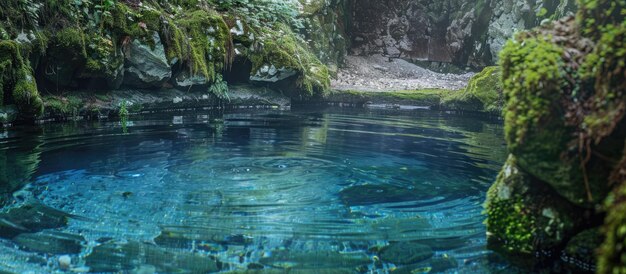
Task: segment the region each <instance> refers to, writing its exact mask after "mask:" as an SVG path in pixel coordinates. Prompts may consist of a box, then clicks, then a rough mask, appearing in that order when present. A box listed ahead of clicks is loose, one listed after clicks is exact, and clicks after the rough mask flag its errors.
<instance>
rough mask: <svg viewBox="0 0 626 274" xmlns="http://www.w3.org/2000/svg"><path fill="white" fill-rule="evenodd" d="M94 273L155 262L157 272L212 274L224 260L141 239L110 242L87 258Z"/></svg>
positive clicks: (131, 267)
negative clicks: (172, 249) (143, 241)
mask: <svg viewBox="0 0 626 274" xmlns="http://www.w3.org/2000/svg"><path fill="white" fill-rule="evenodd" d="M85 260H86V264H87V266H89V268H90V270H91V271H92V272H116V271H128V270H132V269H138V268H140V267H141V266H142V265H152V266H154V267H155V268H156V270H157V271H158V272H166V273H172V272H191V273H209V272H211V273H213V272H218V271H219V270H220V269H221V268H222V263H220V262H219V261H217V260H216V259H213V258H211V257H208V256H205V255H200V254H195V253H191V252H184V251H180V250H177V251H171V250H165V249H163V248H160V247H158V246H155V245H150V244H144V243H139V242H128V243H115V242H110V243H106V244H104V245H101V246H97V247H95V248H94V249H93V251H92V252H91V254H89V255H88V256H87V257H86V258H85Z"/></svg>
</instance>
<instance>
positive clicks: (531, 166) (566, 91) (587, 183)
mask: <svg viewBox="0 0 626 274" xmlns="http://www.w3.org/2000/svg"><path fill="white" fill-rule="evenodd" d="M579 6H580V7H581V9H580V11H579V12H578V14H577V16H576V17H575V18H574V17H567V18H563V19H561V20H558V21H555V22H552V23H549V24H544V25H542V26H541V27H539V28H536V29H533V30H532V31H528V32H522V33H520V34H518V35H517V36H516V37H515V38H514V39H512V40H510V41H509V42H507V44H506V45H505V47H504V49H503V50H502V52H501V55H500V65H501V67H502V83H503V88H504V99H505V109H504V116H505V135H506V141H507V144H508V148H509V151H510V152H511V154H512V155H513V157H514V158H513V159H515V165H516V166H517V168H518V169H519V170H521V171H523V172H524V174H526V176H524V177H523V178H522V179H519V181H523V180H530V181H531V182H533V184H534V185H533V186H532V187H530V188H529V191H527V192H526V193H523V192H522V193H520V195H519V197H520V199H521V200H520V201H531V202H529V203H525V204H524V205H519V206H520V208H527V207H528V204H532V205H537V204H541V201H537V200H532V199H534V198H533V197H535V196H534V194H533V193H535V191H541V192H542V193H544V194H543V195H544V196H545V199H550V200H553V201H560V202H559V204H570V205H571V206H574V209H565V208H561V209H558V210H556V211H555V212H557V214H560V215H563V214H568V211H569V210H574V212H577V214H578V215H577V217H578V218H581V220H580V222H574V223H578V224H579V225H578V226H576V225H575V226H573V227H572V230H571V231H570V232H572V233H562V234H560V236H559V237H557V235H548V234H546V235H544V236H545V237H544V238H543V242H552V243H553V246H555V247H556V249H555V250H556V251H557V252H563V256H561V259H562V260H563V264H564V265H565V267H568V268H571V267H573V268H574V270H572V271H592V270H594V269H597V271H598V272H599V273H622V272H624V271H625V270H624V268H623V265H624V262H625V261H624V258H626V253H625V251H624V248H623V246H624V243H623V238H624V237H623V236H624V233H622V232H624V231H626V230H625V229H623V225H624V223H625V221H624V219H623V216H624V208H622V207H621V206H622V204H623V203H622V202H623V196H624V195H623V189H624V188H623V182H624V181H626V152H625V151H624V140H626V119H624V115H625V113H626V81H624V75H626V70H625V69H624V68H625V67H626V65H624V60H625V58H626V50H624V49H626V1H594V0H581V1H579ZM510 161H512V160H510ZM510 161H509V163H507V164H506V165H505V166H504V168H503V171H502V172H503V173H506V172H507V170H510V166H511V163H510ZM512 178H515V177H512ZM525 178H530V179H525ZM502 180H503V179H502V174H501V175H500V176H499V177H498V181H497V182H496V183H495V184H494V186H493V187H492V190H490V194H489V197H488V202H487V214H488V220H487V225H488V229H489V231H490V232H491V233H493V235H491V236H490V238H495V239H508V238H507V237H513V236H512V235H516V234H520V235H529V234H528V233H526V232H529V231H532V230H528V229H526V227H534V228H535V229H536V230H535V231H546V230H550V229H552V228H551V224H550V223H538V222H536V221H533V220H530V221H529V220H527V218H526V217H528V216H533V214H527V215H525V216H526V217H524V218H509V217H510V216H508V215H503V214H501V213H499V211H493V209H494V203H493V202H492V201H493V200H494V195H493V193H494V189H502V185H504V184H503V182H502ZM510 180H513V179H510ZM509 184H512V182H510V181H509ZM619 185H622V186H619ZM496 200H497V199H496ZM496 205H497V203H496ZM496 208H497V207H496ZM511 208H512V209H516V207H515V206H513V207H511ZM511 208H510V209H511ZM526 212H532V210H531V211H526ZM605 216H606V219H604V217H605ZM526 221H527V222H526ZM520 222H526V224H527V225H524V226H521V227H520V226H518V224H520ZM603 222H604V225H602V223H603ZM530 224H532V225H530ZM601 226H602V227H603V228H600V227H601ZM502 227H504V228H516V227H520V228H519V229H518V230H519V231H518V230H515V229H513V230H508V231H507V230H506V229H500V228H502ZM516 229H517V228H516ZM622 230H623V231H622ZM520 231H521V232H524V233H521V232H520ZM593 231H595V232H596V233H593ZM598 231H599V232H600V234H601V235H598V233H597V232H598ZM511 232H515V233H511ZM517 232H520V233H517ZM530 235H533V234H532V233H531V234H530ZM574 235H577V236H574ZM519 239H527V237H514V239H511V241H508V240H505V241H490V244H489V247H490V248H492V249H494V250H496V251H498V252H501V253H503V254H505V255H508V256H513V257H515V256H519V257H520V258H522V260H521V261H524V262H531V263H536V261H535V257H533V254H531V253H528V252H527V253H524V252H520V250H529V249H528V245H523V244H520V245H519V246H517V247H516V248H513V249H511V248H510V246H511V243H516V242H518V243H525V241H521V240H519ZM546 239H548V241H545V240H546ZM602 239H606V240H604V244H603V245H602V249H601V250H600V251H601V252H600V253H599V254H600V255H599V259H598V263H597V266H596V260H595V259H596V258H595V256H596V255H597V254H598V253H595V252H594V251H593V250H595V249H596V248H597V247H598V246H599V244H598V243H599V242H601V241H602ZM526 243H527V242H526ZM533 243H536V242H535V241H533ZM520 247H522V248H520ZM531 250H532V249H531ZM585 254H586V255H585ZM590 254H591V255H590ZM589 256H591V258H589V259H587V258H585V257H589Z"/></svg>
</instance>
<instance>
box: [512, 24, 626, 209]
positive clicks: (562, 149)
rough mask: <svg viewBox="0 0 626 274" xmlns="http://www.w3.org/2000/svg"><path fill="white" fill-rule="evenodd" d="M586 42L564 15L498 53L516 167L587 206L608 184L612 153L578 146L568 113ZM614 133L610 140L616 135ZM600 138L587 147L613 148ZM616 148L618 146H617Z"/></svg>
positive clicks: (573, 107) (572, 110) (571, 110)
mask: <svg viewBox="0 0 626 274" xmlns="http://www.w3.org/2000/svg"><path fill="white" fill-rule="evenodd" d="M577 41H578V42H577ZM588 43H589V41H586V40H584V39H582V38H580V36H579V34H578V32H577V27H576V25H575V20H573V18H569V19H564V20H561V21H558V22H555V23H554V25H550V26H547V27H546V28H542V29H537V30H535V31H533V32H527V33H522V34H520V35H518V36H517V37H516V38H515V39H514V40H511V41H509V42H508V43H507V45H506V46H505V47H504V49H503V51H502V53H501V57H500V58H501V65H502V70H503V85H504V90H505V92H504V95H505V99H506V109H505V136H506V140H507V144H508V147H509V150H510V151H511V152H512V153H513V154H514V155H515V156H516V157H517V159H518V164H519V166H520V167H522V168H523V169H524V170H526V171H527V172H528V173H530V174H532V175H533V176H535V177H537V178H539V179H541V180H542V181H544V182H546V183H548V184H550V185H551V186H552V187H553V188H554V189H555V190H556V191H557V192H558V193H559V194H561V195H562V196H563V197H565V198H567V199H568V200H569V201H571V202H573V203H575V204H578V205H581V206H585V207H593V206H594V203H596V202H598V201H602V200H603V199H604V197H606V194H607V193H608V192H609V190H610V189H609V187H608V184H607V183H606V177H607V176H608V174H609V173H610V171H611V169H612V164H611V162H612V161H614V160H616V159H614V157H615V155H606V157H595V156H593V155H591V154H590V152H589V151H587V152H584V151H585V150H586V148H585V147H584V146H581V145H580V140H579V137H580V134H579V131H580V127H579V126H578V122H577V119H575V118H572V117H574V115H575V113H577V111H576V107H577V104H578V101H577V100H582V99H573V98H572V96H579V95H580V93H581V91H580V90H581V89H582V88H583V84H582V83H580V81H579V80H578V78H579V76H578V74H576V73H575V72H576V69H577V68H578V67H580V66H581V63H582V60H584V56H585V54H587V53H588V52H589V46H588ZM568 112H569V113H570V114H568ZM619 135H621V134H617V136H615V137H614V140H619V139H620V138H622V137H621V136H619ZM606 142H607V143H609V144H608V145H605V144H603V143H600V142H598V143H596V144H595V147H594V148H593V149H594V150H606V149H607V148H609V150H613V151H615V150H614V149H615V148H616V147H614V146H613V145H612V144H613V143H614V142H613V141H611V140H607V141H606ZM617 151H621V149H620V148H619V146H618V147H617ZM607 158H608V160H607ZM617 159H619V158H617Z"/></svg>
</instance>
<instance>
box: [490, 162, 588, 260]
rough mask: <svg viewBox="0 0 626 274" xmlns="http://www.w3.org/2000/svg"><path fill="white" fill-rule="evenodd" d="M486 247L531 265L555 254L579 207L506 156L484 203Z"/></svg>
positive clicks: (574, 226)
mask: <svg viewBox="0 0 626 274" xmlns="http://www.w3.org/2000/svg"><path fill="white" fill-rule="evenodd" d="M485 208H486V213H487V214H488V215H489V218H488V219H487V221H486V224H487V231H488V232H487V240H488V242H487V243H488V247H489V248H490V249H493V250H496V251H498V252H500V253H501V254H503V255H505V256H507V257H508V258H509V259H511V260H512V261H514V262H517V263H519V264H522V265H525V266H534V265H537V264H540V263H542V262H544V261H548V260H550V259H553V258H555V257H556V256H558V255H559V254H558V252H559V249H560V248H561V246H563V245H564V244H565V243H566V242H567V240H568V239H569V238H570V237H571V236H572V235H574V234H575V233H576V231H577V229H579V226H580V224H581V223H582V216H581V211H582V210H581V209H580V208H577V207H576V206H575V205H573V204H572V203H570V202H569V201H567V200H566V199H564V198H562V197H561V196H560V195H559V194H558V193H556V192H555V191H554V190H552V189H551V188H550V186H548V185H545V184H543V183H542V182H540V181H538V180H537V179H535V178H533V177H532V176H531V175H529V174H528V173H526V172H524V170H522V169H521V168H520V167H519V165H518V161H517V159H516V158H515V157H514V156H512V155H511V156H509V159H508V160H507V162H506V164H505V165H504V167H503V168H502V171H501V172H500V174H499V175H498V178H497V180H496V183H495V184H494V185H493V186H492V187H491V188H490V189H489V191H488V193H487V202H486V204H485Z"/></svg>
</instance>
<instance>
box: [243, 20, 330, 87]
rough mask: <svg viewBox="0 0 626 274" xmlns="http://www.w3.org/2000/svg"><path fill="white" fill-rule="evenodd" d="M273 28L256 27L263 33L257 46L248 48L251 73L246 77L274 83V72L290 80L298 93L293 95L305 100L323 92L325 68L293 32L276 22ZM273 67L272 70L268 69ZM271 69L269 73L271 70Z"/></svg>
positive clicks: (327, 78)
mask: <svg viewBox="0 0 626 274" xmlns="http://www.w3.org/2000/svg"><path fill="white" fill-rule="evenodd" d="M276 27H277V29H276V30H272V29H269V28H263V29H260V30H259V32H260V33H263V36H261V37H259V41H260V42H261V43H260V44H259V47H256V48H254V49H252V51H251V52H250V54H249V56H250V60H251V61H252V66H253V67H252V74H251V78H250V80H252V81H253V82H257V83H266V82H278V81H276V80H275V78H276V75H280V76H281V77H280V78H283V79H288V78H290V77H287V76H286V75H293V79H292V80H290V81H291V82H293V83H294V84H295V86H294V87H293V88H297V89H298V90H300V91H301V92H296V93H293V91H289V90H285V91H288V92H291V95H293V97H296V98H298V97H299V98H298V99H305V98H307V97H309V98H310V97H312V96H321V95H323V94H324V93H325V92H326V91H327V90H328V89H329V87H330V76H329V72H328V68H327V67H326V66H325V65H324V64H322V62H320V60H319V59H318V58H317V57H316V56H315V55H314V54H313V53H312V52H311V51H310V50H309V49H308V45H307V44H306V43H305V42H304V41H302V40H301V39H300V38H299V37H298V36H297V35H296V34H295V33H293V31H292V30H291V29H290V28H289V27H288V26H287V25H284V24H278V25H277V26H276ZM272 68H274V69H272ZM271 72H273V73H271Z"/></svg>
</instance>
